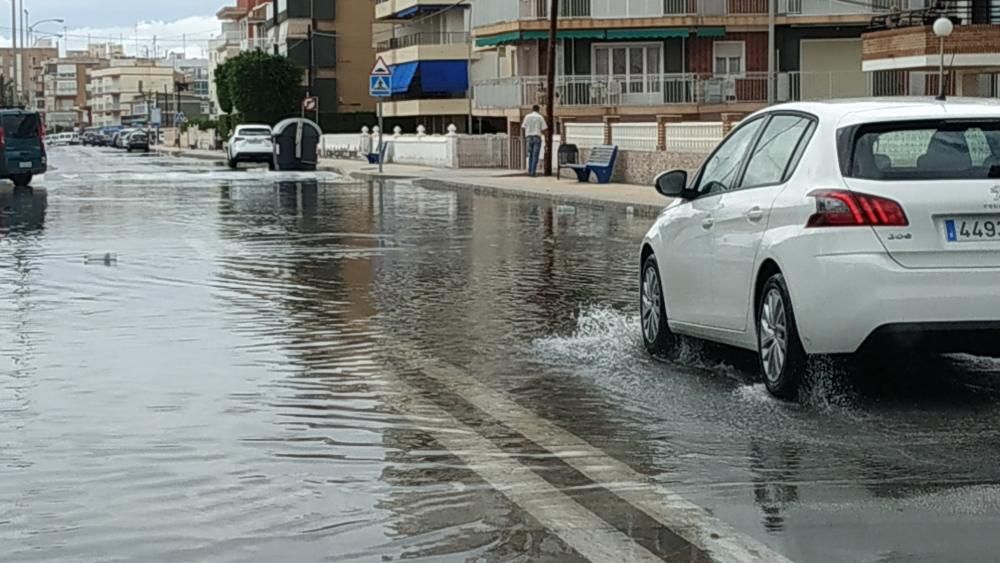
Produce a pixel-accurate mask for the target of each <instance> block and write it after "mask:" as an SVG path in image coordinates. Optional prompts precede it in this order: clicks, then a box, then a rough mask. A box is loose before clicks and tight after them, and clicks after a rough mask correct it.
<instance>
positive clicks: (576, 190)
mask: <svg viewBox="0 0 1000 563" xmlns="http://www.w3.org/2000/svg"><path fill="white" fill-rule="evenodd" d="M159 150H160V151H161V152H164V153H173V154H178V155H181V156H186V157H192V158H203V159H207V160H218V161H222V160H225V155H224V154H223V153H222V152H220V151H206V150H182V149H175V148H173V147H162V148H160V149H159ZM318 168H319V169H320V170H325V171H332V172H339V173H341V174H342V175H344V176H348V177H351V178H356V179H359V180H379V179H382V180H393V179H396V180H398V179H407V180H413V183H414V184H416V185H418V186H420V187H422V188H429V189H448V190H471V191H473V192H475V193H483V194H489V195H506V196H514V197H525V198H540V199H545V200H548V201H552V202H555V203H560V204H578V205H586V206H589V207H598V208H603V209H614V210H616V211H622V212H631V213H634V214H636V215H641V216H646V217H655V216H657V215H658V214H659V213H660V211H662V210H663V208H664V207H665V206H666V205H667V204H668V203H669V200H668V199H666V198H664V197H663V196H661V195H660V194H659V193H657V192H656V190H655V189H654V188H653V187H652V186H637V185H634V184H581V183H578V182H577V181H576V178H575V176H574V177H573V178H572V179H570V178H566V177H564V178H563V179H556V178H555V177H550V178H547V177H542V176H539V177H537V178H530V177H528V176H527V175H525V174H524V173H518V172H516V171H513V170H502V169H464V168H463V169H449V168H430V167H426V166H411V165H407V164H386V165H385V166H384V171H383V173H382V174H379V172H378V165H371V164H368V163H367V162H365V161H361V160H340V159H328V158H323V159H320V163H319V166H318ZM629 210H630V211H629Z"/></svg>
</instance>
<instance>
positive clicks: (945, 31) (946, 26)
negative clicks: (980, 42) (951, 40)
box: [933, 16, 955, 102]
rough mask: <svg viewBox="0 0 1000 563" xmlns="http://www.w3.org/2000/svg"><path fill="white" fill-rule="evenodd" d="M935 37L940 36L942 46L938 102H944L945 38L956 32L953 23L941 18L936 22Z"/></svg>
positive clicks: (939, 63)
mask: <svg viewBox="0 0 1000 563" xmlns="http://www.w3.org/2000/svg"><path fill="white" fill-rule="evenodd" d="M933 29H934V35H937V36H938V41H939V44H940V51H939V54H940V55H941V60H940V61H938V95H937V98H936V99H937V100H938V101H942V102H943V101H944V100H945V96H944V38H945V37H948V36H949V35H951V32H952V31H954V29H955V26H954V25H953V24H952V23H951V20H950V19H948V18H946V17H944V16H941V17H940V18H938V19H937V20H935V21H934V27H933Z"/></svg>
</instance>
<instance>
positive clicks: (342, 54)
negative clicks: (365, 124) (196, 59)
mask: <svg viewBox="0 0 1000 563" xmlns="http://www.w3.org/2000/svg"><path fill="white" fill-rule="evenodd" d="M217 17H218V18H219V19H220V20H221V21H222V27H223V32H222V36H221V37H220V38H219V39H218V40H217V41H216V43H215V44H214V45H213V49H212V54H213V57H212V60H211V61H210V65H209V66H210V69H211V70H210V75H211V76H210V81H209V87H210V89H211V90H212V97H213V99H216V94H215V85H214V69H215V68H216V67H217V66H218V65H220V64H223V63H224V62H225V61H226V60H227V59H228V58H230V57H233V56H235V55H236V54H239V53H240V52H242V51H246V50H251V49H262V50H267V51H268V52H271V53H274V54H279V55H284V56H287V57H288V58H289V59H291V60H292V62H294V63H295V64H297V65H298V66H300V67H301V68H302V69H303V70H304V71H305V72H304V76H303V83H302V88H303V95H304V94H305V93H306V92H309V93H311V94H312V95H315V96H318V97H319V102H320V113H321V115H322V116H333V115H334V114H342V113H355V112H371V111H373V110H374V108H375V104H374V101H373V100H372V99H371V98H370V97H369V96H368V78H367V77H368V73H369V71H370V70H371V67H372V65H373V64H374V62H375V49H374V45H373V41H372V23H373V19H374V13H373V12H372V9H371V4H370V3H368V2H363V1H357V0H238V2H237V3H236V5H235V6H227V7H224V8H222V9H221V10H219V12H218V13H217ZM216 101H217V99H216Z"/></svg>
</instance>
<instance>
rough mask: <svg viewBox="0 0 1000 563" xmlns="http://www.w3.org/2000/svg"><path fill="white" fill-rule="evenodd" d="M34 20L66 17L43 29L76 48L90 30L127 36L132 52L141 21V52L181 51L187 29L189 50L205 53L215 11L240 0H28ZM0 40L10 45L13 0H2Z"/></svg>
mask: <svg viewBox="0 0 1000 563" xmlns="http://www.w3.org/2000/svg"><path fill="white" fill-rule="evenodd" d="M23 2H24V8H25V9H26V10H28V11H29V14H30V18H31V21H32V22H38V21H41V20H43V19H48V18H62V19H64V20H66V23H65V24H58V23H48V24H42V25H41V26H39V27H37V28H36V31H38V32H45V33H58V34H62V33H63V25H65V26H66V27H67V28H68V31H67V35H68V37H67V38H66V40H67V41H68V45H69V47H70V48H71V49H82V48H83V47H84V46H85V45H86V43H87V36H88V35H89V36H90V38H91V41H92V42H94V43H100V42H106V41H109V40H113V41H114V42H118V41H119V40H120V38H123V39H124V41H123V42H124V44H125V49H126V51H127V52H128V53H129V54H134V53H135V50H136V37H137V32H136V26H137V25H138V39H139V53H140V54H145V51H146V50H147V49H148V50H149V51H150V54H152V50H153V36H154V35H155V36H157V51H158V53H160V54H162V53H163V51H164V49H168V50H171V51H180V50H181V48H182V46H183V45H184V43H183V37H182V35H183V34H185V33H186V34H187V48H188V55H189V56H195V55H200V54H203V51H204V49H205V47H206V46H207V43H208V40H209V39H210V38H211V37H212V35H213V34H216V33H218V31H219V22H218V21H217V20H216V19H215V13H216V12H217V11H218V10H219V8H221V7H223V6H225V5H228V4H234V5H235V4H236V2H235V0H23ZM0 35H2V36H3V38H2V39H0V43H6V44H7V45H10V39H9V37H10V0H0Z"/></svg>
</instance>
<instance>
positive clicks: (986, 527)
mask: <svg viewBox="0 0 1000 563" xmlns="http://www.w3.org/2000/svg"><path fill="white" fill-rule="evenodd" d="M50 158H51V162H52V164H53V165H54V167H55V170H54V171H52V172H50V173H49V174H47V175H46V176H45V177H42V178H40V179H38V180H36V182H35V184H36V185H35V189H34V190H26V191H14V190H12V189H11V188H4V189H0V293H2V299H0V560H2V561H5V562H7V561H73V562H77V561H241V562H242V561H295V562H298V561H387V560H399V559H408V560H417V561H532V562H533V561H552V562H563V561H587V560H590V561H657V560H667V561H688V562H690V561H709V560H720V561H722V560H733V561H748V560H760V561H780V560H782V559H783V558H787V559H789V560H795V561H820V562H831V561H984V560H993V559H995V558H996V545H997V540H996V538H995V531H996V530H997V529H998V525H1000V487H998V480H1000V448H998V445H1000V408H998V398H1000V393H998V392H997V390H998V389H1000V383H998V382H1000V379H998V378H1000V361H996V360H992V359H987V358H971V357H959V358H946V359H942V360H941V361H935V362H922V363H919V364H916V365H907V364H906V363H902V364H899V365H896V366H892V367H891V368H884V369H883V368H880V369H878V370H874V371H869V372H866V373H845V372H844V371H843V368H841V367H832V366H831V367H826V366H816V372H815V378H816V384H815V385H814V386H813V387H812V388H811V389H810V391H809V392H808V394H807V395H806V396H805V397H804V400H803V401H802V402H800V403H795V404H788V403H781V402H777V401H775V400H772V399H771V398H769V397H768V396H767V393H766V391H765V390H764V388H763V386H762V385H761V384H759V383H757V382H755V381H754V379H753V376H752V375H751V374H752V369H750V367H749V366H750V365H751V364H750V362H749V361H748V358H747V357H746V356H745V355H743V354H740V353H736V352H733V351H729V350H724V349H717V348H714V347H706V346H702V345H699V344H698V343H688V344H687V346H686V349H685V351H684V353H683V354H682V355H681V358H680V359H679V360H677V361H672V362H661V361H654V360H651V359H649V358H648V357H647V355H646V354H645V353H644V351H643V350H642V345H641V340H640V335H639V329H638V322H637V317H636V303H635V301H636V290H637V270H638V260H637V257H636V252H637V244H638V241H639V240H640V239H641V236H642V234H643V232H644V231H645V230H646V228H647V227H648V225H649V222H650V221H649V220H648V219H640V218H632V217H628V216H625V215H623V214H622V215H618V214H611V213H608V212H601V211H596V210H590V209H586V208H582V207H577V208H574V207H568V206H552V205H549V204H548V203H544V202H534V201H532V200H526V199H505V198H498V197H487V196H478V195H473V194H469V193H457V192H452V191H435V190H425V189H421V188H417V187H414V186H411V185H409V184H406V183H389V184H385V185H368V184H358V183H351V182H347V181H345V180H343V179H341V178H338V177H337V176H336V175H335V174H332V173H319V174H300V173H296V174H283V173H269V172H266V171H263V170H249V171H246V170H243V171H238V172H230V171H228V170H225V169H223V168H221V167H218V166H216V165H215V164H213V163H210V162H205V161H198V160H188V159H181V158H166V157H158V156H147V155H138V154H135V155H128V154H124V153H120V152H115V151H111V150H107V149H89V148H61V149H53V150H52V151H51V155H50Z"/></svg>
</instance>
